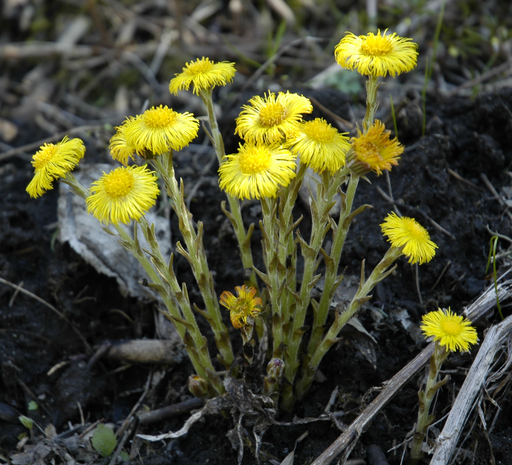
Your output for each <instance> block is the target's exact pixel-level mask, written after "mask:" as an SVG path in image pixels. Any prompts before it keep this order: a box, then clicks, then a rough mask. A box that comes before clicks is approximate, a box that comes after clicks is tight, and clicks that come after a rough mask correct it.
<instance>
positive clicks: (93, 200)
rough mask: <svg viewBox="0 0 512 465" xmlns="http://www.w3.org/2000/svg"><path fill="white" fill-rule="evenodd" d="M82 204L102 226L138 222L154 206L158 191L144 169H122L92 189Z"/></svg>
mask: <svg viewBox="0 0 512 465" xmlns="http://www.w3.org/2000/svg"><path fill="white" fill-rule="evenodd" d="M90 190H91V194H90V195H89V197H87V199H86V200H85V202H86V204H87V212H88V213H91V214H92V215H94V216H95V217H96V218H97V219H98V220H99V221H100V222H102V223H106V224H109V223H114V224H118V223H125V224H127V223H129V222H130V220H138V219H139V218H140V217H141V216H142V215H144V213H145V212H146V211H148V210H149V209H150V208H151V207H152V206H153V205H154V204H155V202H156V198H157V196H158V193H159V190H158V185H157V178H156V176H155V173H154V172H152V171H149V170H148V169H146V165H144V166H127V167H125V166H122V167H120V168H116V169H115V170H113V171H111V172H110V173H108V174H106V173H103V176H102V177H101V178H100V179H98V180H97V181H95V182H93V183H92V185H91V189H90Z"/></svg>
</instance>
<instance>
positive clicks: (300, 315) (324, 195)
mask: <svg viewBox="0 0 512 465" xmlns="http://www.w3.org/2000/svg"><path fill="white" fill-rule="evenodd" d="M340 181H341V177H340V176H339V173H338V175H335V176H334V177H333V176H330V175H329V173H328V172H323V173H321V182H319V183H318V185H317V189H316V193H317V195H316V199H311V201H310V207H311V218H312V229H311V237H310V241H309V244H307V243H306V242H305V241H304V240H303V239H302V238H301V237H300V236H299V242H300V245H301V253H302V256H303V257H304V271H303V274H302V280H301V281H302V283H301V286H300V291H299V299H298V300H297V304H296V308H295V311H294V314H293V322H292V324H291V328H290V330H289V336H288V339H287V350H286V352H285V364H286V371H285V376H286V380H287V381H288V383H289V385H290V386H291V385H293V382H294V379H295V375H296V373H297V370H298V368H299V364H300V354H299V350H300V346H301V342H302V336H303V334H304V332H305V328H304V322H305V319H306V314H307V310H308V308H309V304H310V302H311V291H312V289H313V287H314V285H315V283H316V282H317V281H318V279H319V278H320V275H317V276H315V272H316V269H317V267H318V255H319V253H320V248H321V247H322V244H323V241H324V239H325V235H326V233H327V231H328V229H329V228H328V224H329V211H330V209H331V208H332V204H333V197H334V194H335V193H336V189H332V184H337V185H338V186H339V182H340ZM283 313H284V312H283ZM294 402H295V399H294V395H293V391H292V389H285V390H284V391H283V404H282V406H283V408H284V409H285V410H291V409H292V407H293V404H294Z"/></svg>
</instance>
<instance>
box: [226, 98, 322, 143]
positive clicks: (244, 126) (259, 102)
mask: <svg viewBox="0 0 512 465" xmlns="http://www.w3.org/2000/svg"><path fill="white" fill-rule="evenodd" d="M312 111H313V105H311V102H310V101H309V99H307V98H306V97H303V96H302V95H298V94H290V92H286V94H285V93H283V92H279V94H278V95H277V96H276V94H274V92H270V91H269V92H268V95H265V96H264V97H263V98H262V97H260V96H258V95H257V96H255V97H253V98H252V99H250V100H249V105H244V106H243V107H242V111H241V112H240V116H239V117H238V118H237V119H236V129H235V134H238V135H239V136H240V137H241V138H242V139H244V140H245V141H246V142H256V143H269V144H271V143H274V142H280V141H281V140H282V139H283V138H285V137H293V136H295V135H296V134H297V133H298V129H299V123H300V122H301V120H302V114H303V113H311V112H312Z"/></svg>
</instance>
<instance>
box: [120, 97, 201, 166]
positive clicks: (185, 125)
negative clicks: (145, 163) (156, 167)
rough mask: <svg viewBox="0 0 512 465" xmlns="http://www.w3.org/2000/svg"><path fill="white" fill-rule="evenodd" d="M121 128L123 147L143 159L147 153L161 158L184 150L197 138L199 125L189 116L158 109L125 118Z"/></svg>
mask: <svg viewBox="0 0 512 465" xmlns="http://www.w3.org/2000/svg"><path fill="white" fill-rule="evenodd" d="M123 126H124V129H123V133H124V137H125V140H126V145H127V146H129V147H133V148H134V149H135V151H136V152H137V153H138V154H139V155H140V156H142V157H145V156H146V155H147V152H150V153H151V154H152V155H161V154H162V153H165V152H168V151H169V150H181V149H182V148H183V147H186V146H187V145H188V144H190V142H191V141H192V140H193V139H194V138H195V137H196V136H197V131H198V130H199V121H198V120H197V119H196V118H194V115H192V114H191V113H188V112H185V113H178V112H176V111H174V110H172V109H171V108H167V105H166V106H162V105H160V106H159V107H152V108H150V109H148V110H146V111H145V112H144V113H143V114H142V115H137V116H136V117H135V118H133V117H132V118H128V120H127V121H125V122H124V124H123Z"/></svg>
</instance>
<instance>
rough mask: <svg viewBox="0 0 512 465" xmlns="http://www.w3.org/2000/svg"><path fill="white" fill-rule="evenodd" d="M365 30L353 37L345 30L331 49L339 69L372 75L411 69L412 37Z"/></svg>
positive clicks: (413, 60)
mask: <svg viewBox="0 0 512 465" xmlns="http://www.w3.org/2000/svg"><path fill="white" fill-rule="evenodd" d="M386 32H387V29H386V30H385V31H384V34H383V35H381V34H380V30H379V31H378V33H377V35H374V34H373V33H371V32H370V33H368V35H366V36H356V35H354V34H352V33H351V32H347V33H346V36H345V37H343V39H341V41H340V43H339V44H338V45H336V47H335V48H334V57H335V58H336V61H337V62H338V64H339V65H340V66H341V67H342V68H347V69H352V70H353V69H356V70H357V72H359V73H360V74H364V75H372V76H383V77H385V76H387V74H388V73H389V74H391V76H393V77H395V75H397V74H400V73H405V72H408V71H411V70H412V69H413V68H414V67H415V66H416V61H417V58H418V52H417V51H416V49H417V48H418V45H417V44H415V43H414V42H412V39H409V38H405V37H400V36H398V35H397V34H396V32H394V33H393V34H391V35H386Z"/></svg>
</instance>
